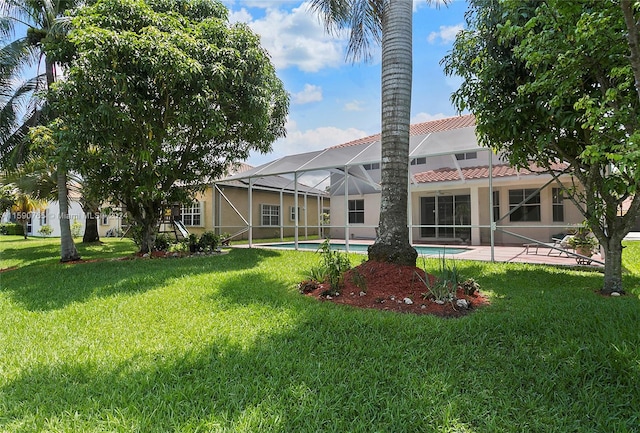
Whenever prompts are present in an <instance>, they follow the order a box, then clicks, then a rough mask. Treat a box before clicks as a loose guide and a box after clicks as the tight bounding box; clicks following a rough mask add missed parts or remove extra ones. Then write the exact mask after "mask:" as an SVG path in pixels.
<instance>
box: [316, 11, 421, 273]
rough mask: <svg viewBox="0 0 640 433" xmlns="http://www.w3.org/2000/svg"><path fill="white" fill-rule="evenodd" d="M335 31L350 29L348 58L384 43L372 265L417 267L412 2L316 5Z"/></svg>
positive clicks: (370, 248)
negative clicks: (410, 222) (410, 220)
mask: <svg viewBox="0 0 640 433" xmlns="http://www.w3.org/2000/svg"><path fill="white" fill-rule="evenodd" d="M311 8H312V9H314V10H315V11H316V12H317V13H318V14H319V15H320V16H321V18H322V19H323V20H324V23H325V27H326V28H327V30H329V31H333V30H334V29H335V30H340V29H344V28H349V29H350V39H349V45H348V49H347V55H348V56H350V57H352V58H353V59H354V60H356V59H358V58H365V59H366V58H368V57H369V50H368V48H369V43H370V41H371V40H374V41H375V42H381V43H382V131H381V133H382V134H381V135H382V164H381V171H382V182H381V183H382V195H381V204H380V223H379V229H378V236H377V237H376V241H375V243H374V244H373V245H371V246H370V247H369V260H375V261H383V262H391V263H397V264H401V265H410V266H415V264H416V259H417V257H418V253H417V252H416V250H415V249H414V248H413V247H412V246H411V244H410V243H409V229H408V227H407V196H408V188H409V187H408V175H409V124H410V112H411V84H412V66H413V61H412V40H411V39H412V19H413V1H412V0H312V2H311Z"/></svg>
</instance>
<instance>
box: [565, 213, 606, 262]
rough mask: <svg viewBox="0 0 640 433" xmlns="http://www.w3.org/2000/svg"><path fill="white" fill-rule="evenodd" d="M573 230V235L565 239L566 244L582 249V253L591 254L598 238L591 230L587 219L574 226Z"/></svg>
mask: <svg viewBox="0 0 640 433" xmlns="http://www.w3.org/2000/svg"><path fill="white" fill-rule="evenodd" d="M573 232H574V233H573V236H572V237H571V238H570V239H569V240H568V241H567V244H568V245H569V246H570V247H571V248H573V249H575V250H582V252H583V253H585V254H584V255H586V254H588V255H591V254H592V253H593V251H594V250H595V249H596V247H597V246H598V239H596V237H595V236H594V235H593V233H592V232H591V228H589V224H588V223H587V221H584V222H583V223H582V224H581V225H579V226H578V227H576V228H575V229H574V230H573Z"/></svg>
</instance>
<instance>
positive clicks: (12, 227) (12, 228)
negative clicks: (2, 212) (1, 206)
mask: <svg viewBox="0 0 640 433" xmlns="http://www.w3.org/2000/svg"><path fill="white" fill-rule="evenodd" d="M23 233H24V232H23V229H22V226H21V225H20V224H17V223H4V224H0V234H3V235H18V236H22V234H23Z"/></svg>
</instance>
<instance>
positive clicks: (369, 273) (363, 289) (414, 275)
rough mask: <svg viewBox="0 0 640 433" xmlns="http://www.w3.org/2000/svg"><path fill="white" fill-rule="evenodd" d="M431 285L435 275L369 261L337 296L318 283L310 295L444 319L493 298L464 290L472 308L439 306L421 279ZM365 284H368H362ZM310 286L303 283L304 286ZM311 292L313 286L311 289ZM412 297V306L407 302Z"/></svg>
mask: <svg viewBox="0 0 640 433" xmlns="http://www.w3.org/2000/svg"><path fill="white" fill-rule="evenodd" d="M419 277H420V278H422V279H423V280H424V281H427V279H426V278H429V281H430V282H433V281H434V280H435V277H434V276H433V275H428V276H425V272H424V270H422V269H420V268H417V267H414V266H401V265H395V264H392V263H382V262H374V261H367V262H365V263H363V264H361V265H360V266H357V267H355V268H353V269H351V270H349V271H347V272H346V273H345V275H344V279H343V286H342V288H341V289H340V292H339V293H340V294H339V295H337V296H330V295H329V296H327V295H326V292H327V291H328V290H329V286H328V284H316V285H315V288H313V289H312V290H311V291H309V292H308V293H305V294H306V295H308V296H313V297H316V298H318V299H321V300H324V301H328V302H335V303H337V304H346V305H351V306H353V307H359V308H374V309H378V310H385V311H396V312H401V313H412V314H431V315H436V316H440V317H462V316H465V315H467V314H469V313H470V312H472V311H474V309H477V308H479V307H482V306H484V305H488V304H489V299H488V298H487V297H486V296H485V295H483V294H482V293H481V292H478V291H476V292H475V294H473V295H466V294H464V291H463V290H462V289H460V288H459V289H458V290H457V293H456V297H457V299H466V300H467V301H468V302H469V305H470V308H461V307H459V306H457V305H456V303H455V301H453V302H445V303H444V304H438V303H436V302H435V301H434V300H432V299H428V298H425V296H423V293H427V292H428V290H427V287H426V286H425V284H424V283H423V281H421V279H420V278H419ZM363 281H364V284H362V282H363ZM304 284H308V282H303V283H301V285H304ZM309 289H311V287H309ZM406 298H408V299H410V300H411V302H412V303H410V304H409V303H406V302H405V299H406Z"/></svg>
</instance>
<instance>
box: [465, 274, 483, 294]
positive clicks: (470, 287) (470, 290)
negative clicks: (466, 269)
mask: <svg viewBox="0 0 640 433" xmlns="http://www.w3.org/2000/svg"><path fill="white" fill-rule="evenodd" d="M460 287H462V291H463V292H464V294H465V295H467V296H471V295H474V294H475V293H476V292H477V291H479V290H480V284H478V283H477V282H476V280H474V279H473V278H467V279H466V280H464V281H463V282H462V284H460Z"/></svg>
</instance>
